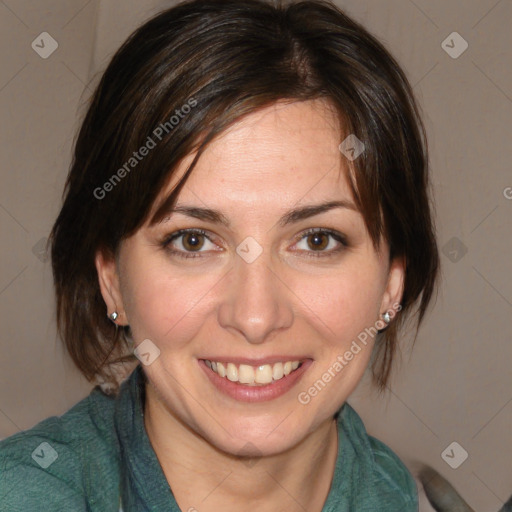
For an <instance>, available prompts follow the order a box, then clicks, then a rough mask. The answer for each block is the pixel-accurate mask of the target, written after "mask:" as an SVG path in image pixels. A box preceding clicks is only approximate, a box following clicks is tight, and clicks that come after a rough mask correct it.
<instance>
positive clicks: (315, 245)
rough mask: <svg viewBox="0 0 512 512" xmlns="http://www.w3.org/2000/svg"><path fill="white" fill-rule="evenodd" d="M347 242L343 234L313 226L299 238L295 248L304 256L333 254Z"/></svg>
mask: <svg viewBox="0 0 512 512" xmlns="http://www.w3.org/2000/svg"><path fill="white" fill-rule="evenodd" d="M348 245H349V244H348V242H347V239H346V237H345V235H343V234H341V233H339V232H337V231H332V230H330V229H323V228H314V229H310V230H308V231H306V232H304V233H302V235H301V236H300V238H299V243H298V244H297V246H296V247H297V249H299V251H300V252H301V253H302V254H304V255H305V256H324V257H328V256H334V255H336V254H338V253H340V252H341V251H343V249H345V248H346V247H348Z"/></svg>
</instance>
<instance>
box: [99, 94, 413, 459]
mask: <svg viewBox="0 0 512 512" xmlns="http://www.w3.org/2000/svg"><path fill="white" fill-rule="evenodd" d="M341 142H342V136H341V133H340V131H339V128H338V121H337V119H336V116H335V114H334V113H333V111H332V110H330V109H329V108H328V106H327V104H326V103H324V102H322V101H320V100H314V101H308V102H301V103H292V104H283V103H279V104H276V105H273V106H271V107H268V108H266V109H264V110H261V111H260V112H258V113H255V114H251V115H250V116H248V117H246V118H245V119H244V120H242V121H240V122H238V123H237V124H235V125H234V126H233V127H232V128H230V129H229V130H227V131H226V132H224V133H223V134H222V135H221V136H220V137H219V138H218V139H216V140H215V141H214V142H213V143H211V144H210V145H209V147H208V149H207V150H206V151H205V153H204V154H203V155H202V157H201V158H200V160H199V162H198V164H197V166H196V168H195V169H194V171H193V172H192V174H191V176H190V178H189V179H188V181H187V182H186V184H185V187H184V188H183V189H182V191H181V194H180V196H179V198H178V202H177V207H178V208H180V209H182V211H181V212H174V213H172V214H171V212H169V215H168V216H167V217H166V218H165V219H164V220H163V221H162V222H160V223H159V224H157V225H154V226H153V227H149V226H144V227H143V228H141V229H140V230H139V231H138V232H137V233H136V234H135V235H134V236H132V237H131V238H129V239H127V240H126V241H125V242H124V243H123V244H122V246H121V249H120V252H119V258H118V263H117V264H116V263H115V262H112V261H105V260H103V259H102V258H101V257H98V258H97V267H98V271H99V274H100V277H101V279H100V282H101V286H102V292H103V295H104V297H105V300H106V302H107V305H108V306H109V311H112V310H114V309H115V310H117V311H118V312H120V317H119V320H120V323H122V324H129V325H130V326H131V329H132V332H133V337H134V341H135V345H136V346H139V344H140V343H141V342H143V340H149V341H144V344H143V345H140V352H141V354H145V355H141V354H139V356H140V357H141V360H142V361H143V363H144V366H143V368H144V370H145V372H146V374H147V376H148V379H149V381H150V383H151V384H152V385H153V387H154V389H155V390H156V391H157V394H155V396H158V400H159V401H160V403H161V405H163V406H165V409H166V410H167V412H168V413H169V414H170V417H172V418H174V419H175V420H176V421H179V422H180V423H181V424H185V425H186V426H187V427H188V428H189V429H191V430H192V431H193V432H194V433H196V434H198V435H199V436H201V437H203V438H205V439H206V440H207V441H208V442H209V443H210V444H212V445H214V446H216V447H218V448H220V449H222V450H224V451H227V452H229V453H234V454H235V453H241V452H242V451H243V450H246V449H247V450H248V448H247V447H251V448H252V450H254V449H256V450H257V451H258V452H259V453H260V454H264V455H270V454H274V453H279V452H282V451H284V450H286V449H287V448H290V447H292V446H294V445H296V444H297V443H298V442H300V441H301V440H302V439H304V438H305V437H306V436H307V435H308V434H309V433H311V432H312V431H314V430H315V429H316V428H318V427H319V426H320V425H321V424H322V423H324V422H326V421H328V420H331V419H332V416H333V415H334V413H335V412H336V411H337V410H338V409H339V408H340V407H341V405H342V404H343V402H344V401H345V400H346V399H347V397H348V396H349V394H350V393H351V392H352V390H353V389H354V387H355V386H356V384H357V383H358V381H359V380H360V378H361V377H362V375H363V372H364V370H365V368H366V367H367V364H368V362H369V358H370V354H371V350H372V347H373V337H372V335H368V332H372V333H373V332H374V331H367V332H366V336H365V334H364V333H365V329H368V328H371V327H374V326H375V324H376V322H377V321H378V320H379V319H380V318H381V316H380V314H381V313H383V312H384V311H386V310H389V309H392V308H393V304H395V305H396V303H397V302H399V300H400V296H401V288H402V281H403V268H402V267H401V266H400V265H399V264H398V263H394V264H392V265H390V264H389V260H388V259H389V249H388V246H387V244H386V243H385V242H383V244H382V246H381V247H382V250H381V253H380V254H379V253H376V252H375V250H374V248H373V246H372V243H371V239H370V237H369V235H368V233H367V231H366V229H365V225H364V222H363V217H362V215H361V214H360V213H359V212H358V211H357V210H356V209H355V206H354V203H353V197H352V195H351V193H350V189H349V186H348V181H347V172H348V164H349V163H350V162H349V161H348V160H347V159H346V158H345V157H344V156H343V154H342V153H341V152H340V150H339V149H338V146H339V145H340V143H341ZM192 159H193V155H189V157H187V159H186V160H184V161H183V162H182V164H181V165H180V167H179V169H178V173H177V175H176V176H175V178H174V179H173V181H172V182H171V183H170V185H169V187H168V188H167V189H166V190H164V191H162V195H161V197H162V198H163V197H166V196H167V195H168V194H169V192H170V191H171V190H172V188H173V186H174V185H175V184H176V183H177V181H178V179H179V177H181V176H182V175H183V173H184V172H185V170H186V168H187V166H188V164H189V163H190V162H191V161H192ZM334 203H338V204H341V206H339V205H338V206H336V205H334ZM326 204H331V207H328V208H321V209H320V208H318V209H316V207H318V206H320V205H326ZM187 211H188V213H187ZM293 212H295V213H293ZM184 229H186V230H189V232H188V234H178V231H179V230H184ZM198 230H200V232H199V231H198ZM310 230H316V231H318V233H316V234H315V233H311V232H310ZM382 325H383V324H382V323H380V322H379V323H378V325H377V327H382ZM363 339H364V340H365V341H364V342H363V341H362V340H363ZM158 351H159V352H158ZM297 362H298V363H299V367H298V368H296V367H297ZM147 363H149V364H147ZM219 363H220V364H219ZM212 367H213V368H212ZM295 368H296V369H295ZM215 369H216V371H214V370H215ZM290 370H291V371H290ZM288 372H290V373H288ZM286 373H288V375H285V374H286ZM283 375H284V376H283ZM240 380H241V381H242V382H240ZM247 443H250V444H247ZM244 447H246V448H244ZM254 447H256V448H254ZM249 451H250V450H249Z"/></svg>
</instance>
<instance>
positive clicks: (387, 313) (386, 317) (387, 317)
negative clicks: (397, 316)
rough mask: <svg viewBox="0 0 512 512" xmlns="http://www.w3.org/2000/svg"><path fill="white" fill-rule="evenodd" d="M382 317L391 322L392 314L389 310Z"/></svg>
mask: <svg viewBox="0 0 512 512" xmlns="http://www.w3.org/2000/svg"><path fill="white" fill-rule="evenodd" d="M382 319H383V320H384V322H386V323H387V324H389V322H391V316H390V315H389V312H388V311H386V312H385V313H384V314H383V315H382Z"/></svg>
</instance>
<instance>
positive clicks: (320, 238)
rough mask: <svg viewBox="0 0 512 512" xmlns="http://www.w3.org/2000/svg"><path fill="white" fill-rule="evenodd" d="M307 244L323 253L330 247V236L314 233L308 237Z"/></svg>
mask: <svg viewBox="0 0 512 512" xmlns="http://www.w3.org/2000/svg"><path fill="white" fill-rule="evenodd" d="M307 242H308V246H309V247H310V248H311V249H313V250H319V251H322V250H323V249H325V248H326V247H327V246H328V245H329V236H328V235H327V234H326V233H312V234H311V235H308V237H307Z"/></svg>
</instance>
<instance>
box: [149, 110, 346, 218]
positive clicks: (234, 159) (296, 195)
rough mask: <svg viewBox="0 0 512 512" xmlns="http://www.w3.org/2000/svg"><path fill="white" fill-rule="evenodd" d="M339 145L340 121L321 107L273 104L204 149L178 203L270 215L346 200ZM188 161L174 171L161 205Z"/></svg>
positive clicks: (161, 196) (163, 194) (189, 160)
mask: <svg viewBox="0 0 512 512" xmlns="http://www.w3.org/2000/svg"><path fill="white" fill-rule="evenodd" d="M341 140H342V130H341V126H340V119H339V115H338V113H337V112H336V111H335V109H334V108H333V107H332V106H331V105H330V104H328V103H327V102H325V101H323V100H309V101H305V102H294V103H284V102H280V103H276V104H273V105H271V106H269V107H266V108H264V109H261V110H259V111H257V112H255V113H252V114H249V115H247V116H246V117H244V118H243V119H241V120H239V121H238V122H236V123H234V124H233V125H232V126H231V127H229V128H228V129H227V130H225V131H224V132H223V133H221V134H220V135H219V136H217V137H216V139H215V140H213V141H212V142H211V143H210V144H209V145H208V146H207V148H206V149H205V151H204V152H203V154H202V155H201V157H200V158H199V160H198V162H197V164H196V166H195V167H194V169H193V171H192V173H191V174H190V176H189V178H188V179H187V182H186V185H185V187H184V188H183V189H182V190H181V192H180V195H179V197H178V202H177V203H178V204H180V203H181V202H184V201H185V200H186V202H187V203H190V202H192V201H193V202H194V203H198V202H203V203H205V204H207V205H212V203H214V204H215V206H216V207H220V206H221V205H222V203H226V202H229V203H230V204H231V206H232V207H233V208H236V207H237V206H243V205H244V206H248V205H249V206H251V207H254V208H256V207H258V208H265V207H269V208H271V207H274V206H275V205H277V206H279V205H280V204H282V206H283V207H289V206H290V205H293V204H295V203H297V202H298V201H301V202H305V203H307V202H309V201H316V200H322V201H326V200H331V199H333V200H335V199H340V198H342V199H347V200H348V199H352V194H351V192H350V187H349V184H348V179H347V175H348V172H349V169H348V161H347V160H346V158H344V157H343V155H342V154H341V152H340V151H339V144H340V142H341ZM194 156H195V153H192V154H190V155H188V156H187V157H186V158H185V159H184V160H183V161H182V162H181V163H180V165H179V166H178V168H177V169H176V171H175V173H174V175H173V177H172V179H171V181H170V183H169V185H168V186H166V187H165V190H163V191H162V193H161V194H160V199H161V200H162V199H165V198H166V197H167V196H168V195H169V193H170V192H171V191H172V189H173V188H174V186H175V185H176V183H177V182H178V181H179V179H181V177H182V176H183V174H184V173H185V171H186V169H187V168H188V166H189V165H190V163H191V162H192V160H193V158H194ZM158 203H160V202H159V201H157V204H158ZM160 204H161V203H160Z"/></svg>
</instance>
